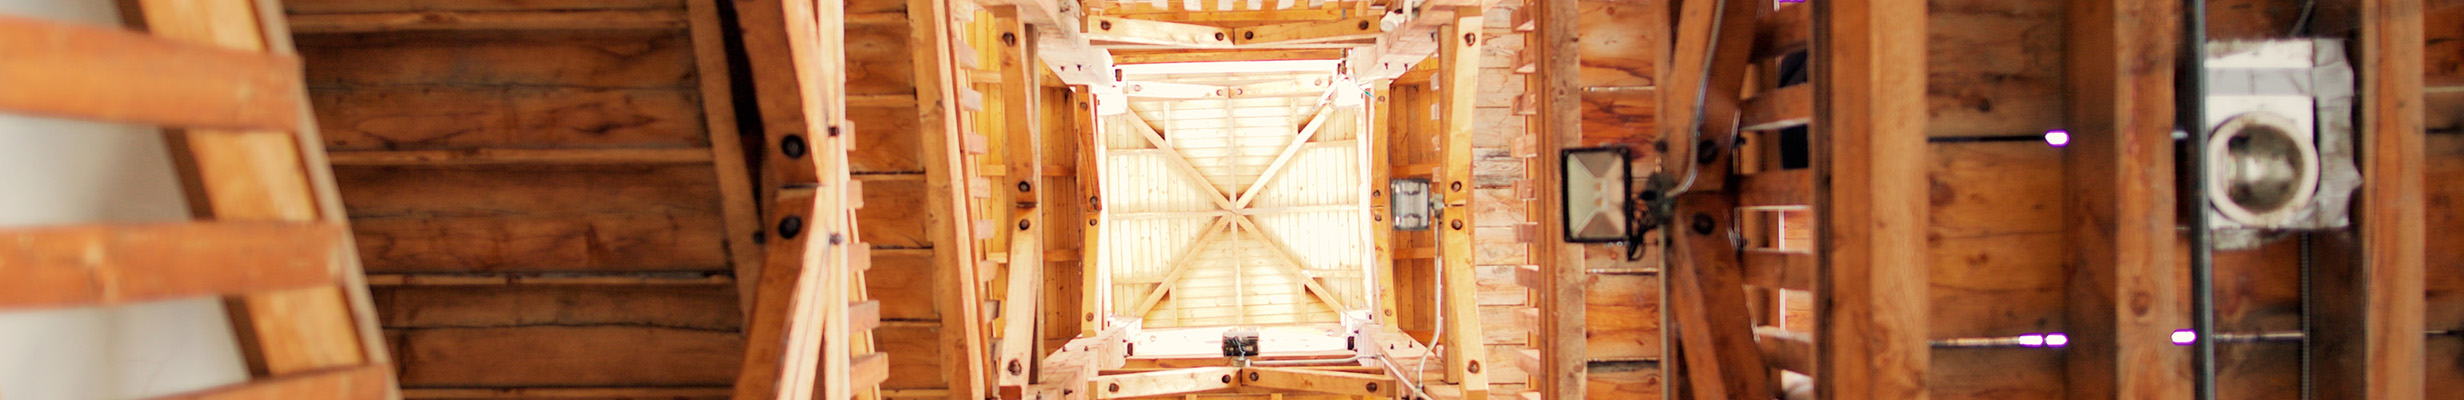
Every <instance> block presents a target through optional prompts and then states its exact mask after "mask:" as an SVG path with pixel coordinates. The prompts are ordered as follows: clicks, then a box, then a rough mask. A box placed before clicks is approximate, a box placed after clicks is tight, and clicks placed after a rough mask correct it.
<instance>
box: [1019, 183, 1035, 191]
mask: <svg viewBox="0 0 2464 400" xmlns="http://www.w3.org/2000/svg"><path fill="white" fill-rule="evenodd" d="M1032 191H1035V184H1032V183H1027V181H1018V192H1019V193H1026V192H1032Z"/></svg>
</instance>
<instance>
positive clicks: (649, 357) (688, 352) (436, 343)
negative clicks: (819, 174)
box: [388, 310, 758, 387]
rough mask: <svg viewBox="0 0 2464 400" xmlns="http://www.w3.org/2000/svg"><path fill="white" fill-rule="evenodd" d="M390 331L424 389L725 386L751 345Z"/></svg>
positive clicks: (703, 333) (613, 331) (714, 335)
mask: <svg viewBox="0 0 2464 400" xmlns="http://www.w3.org/2000/svg"><path fill="white" fill-rule="evenodd" d="M731 311H732V310H731ZM756 322H758V321H756ZM388 333H389V334H394V335H399V336H396V337H395V339H394V340H396V342H395V344H396V345H397V346H399V348H401V349H402V351H403V353H402V354H401V358H402V360H403V361H404V364H403V366H402V372H401V379H402V384H403V386H422V387H490V386H493V387H541V386H617V385H623V386H716V385H725V384H728V383H729V382H733V381H734V380H735V379H736V375H737V372H738V369H737V368H736V367H737V366H738V362H739V359H740V358H741V357H743V356H744V355H745V349H744V348H745V345H746V344H748V343H747V342H746V341H745V340H744V337H743V336H741V335H739V334H738V333H737V332H736V331H734V330H711V329H687V328H670V327H647V326H625V325H613V324H610V325H578V326H555V325H542V326H518V327H490V328H453V327H444V328H412V329H401V330H389V331H388Z"/></svg>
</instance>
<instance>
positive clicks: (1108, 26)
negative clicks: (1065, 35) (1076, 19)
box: [1084, 15, 1232, 48]
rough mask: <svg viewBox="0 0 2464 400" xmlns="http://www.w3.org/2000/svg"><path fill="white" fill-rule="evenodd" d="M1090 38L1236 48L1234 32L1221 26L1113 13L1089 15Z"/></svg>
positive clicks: (1088, 38)
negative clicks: (1233, 45)
mask: <svg viewBox="0 0 2464 400" xmlns="http://www.w3.org/2000/svg"><path fill="white" fill-rule="evenodd" d="M1084 27H1085V28H1086V36H1087V40H1088V41H1090V42H1094V43H1096V44H1097V45H1103V44H1119V43H1128V44H1147V45H1164V46H1172V47H1194V48H1209V47H1217V48H1220V47H1232V32H1231V30H1230V29H1224V28H1223V27H1220V26H1212V25H1198V24H1184V23H1178V22H1164V21H1155V20H1144V19H1135V18H1121V17H1111V16H1100V15H1099V16H1088V17H1087V22H1086V25H1084Z"/></svg>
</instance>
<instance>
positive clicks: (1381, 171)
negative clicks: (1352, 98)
mask: <svg viewBox="0 0 2464 400" xmlns="http://www.w3.org/2000/svg"><path fill="white" fill-rule="evenodd" d="M1369 96H1370V97H1369V101H1367V102H1364V103H1366V105H1364V106H1362V107H1361V112H1362V113H1364V114H1368V115H1369V131H1368V132H1369V133H1368V134H1366V135H1361V137H1362V138H1363V139H1362V140H1364V141H1365V142H1364V143H1362V144H1361V147H1362V148H1364V149H1365V150H1367V151H1368V152H1369V160H1368V162H1367V163H1363V164H1361V165H1362V166H1364V168H1367V169H1368V170H1369V232H1370V237H1369V244H1370V246H1371V247H1370V248H1371V249H1372V253H1373V254H1371V255H1370V257H1371V261H1372V262H1375V264H1370V265H1371V268H1374V269H1373V270H1372V271H1373V272H1375V273H1377V282H1378V287H1379V288H1380V289H1383V290H1380V291H1378V293H1377V310H1378V311H1377V318H1376V319H1377V320H1378V321H1379V322H1381V323H1384V324H1385V325H1386V326H1392V327H1398V328H1399V327H1402V326H1403V323H1402V320H1401V319H1400V318H1402V315H1401V314H1397V312H1398V311H1397V310H1396V309H1395V298H1396V297H1397V295H1398V293H1397V290H1398V288H1399V287H1401V286H1402V285H1403V283H1402V282H1397V281H1395V248H1394V245H1395V229H1394V226H1395V225H1394V216H1395V213H1394V209H1393V207H1394V200H1393V198H1392V197H1388V196H1390V195H1393V193H1388V191H1391V190H1394V186H1393V185H1391V184H1389V183H1388V182H1389V181H1392V180H1394V177H1393V175H1394V171H1393V169H1392V168H1391V167H1388V165H1391V162H1392V161H1393V157H1391V156H1389V155H1388V154H1387V153H1386V152H1387V149H1388V148H1390V147H1393V144H1394V140H1393V138H1394V137H1395V136H1399V135H1402V134H1403V131H1402V128H1400V127H1397V126H1395V124H1394V115H1393V113H1394V109H1395V108H1396V107H1400V105H1398V104H1399V102H1398V101H1396V100H1395V97H1394V95H1393V91H1392V90H1390V89H1387V88H1386V85H1378V87H1377V88H1376V89H1371V91H1370V93H1369Z"/></svg>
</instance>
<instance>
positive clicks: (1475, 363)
mask: <svg viewBox="0 0 2464 400" xmlns="http://www.w3.org/2000/svg"><path fill="white" fill-rule="evenodd" d="M1481 26H1482V25H1481V18H1480V10H1479V9H1475V8H1463V9H1458V10H1456V11H1455V13H1454V16H1453V20H1452V21H1450V22H1449V23H1447V24H1446V26H1445V27H1444V28H1443V29H1440V30H1439V35H1438V38H1439V39H1440V40H1439V42H1440V49H1439V50H1438V52H1437V53H1438V73H1437V75H1438V76H1437V79H1438V80H1439V82H1441V83H1440V84H1439V92H1441V93H1440V94H1439V95H1438V98H1439V107H1440V108H1442V109H1443V110H1444V111H1443V113H1441V114H1439V117H1438V123H1439V124H1441V126H1443V128H1441V129H1439V132H1443V134H1444V135H1445V136H1443V138H1442V139H1441V141H1440V142H1439V143H1440V145H1441V146H1443V147H1442V148H1441V149H1440V150H1439V153H1440V154H1442V155H1443V158H1442V159H1443V160H1444V161H1445V167H1444V169H1443V173H1441V174H1439V175H1440V176H1439V177H1438V178H1439V180H1438V181H1437V184H1436V185H1435V186H1436V187H1435V188H1433V189H1432V190H1436V191H1437V192H1438V193H1439V194H1440V195H1441V196H1442V198H1443V199H1444V201H1445V207H1446V209H1445V213H1444V215H1445V216H1446V218H1445V221H1443V222H1442V223H1440V224H1438V226H1437V228H1436V229H1438V232H1439V234H1440V235H1442V236H1443V238H1442V239H1440V240H1438V243H1439V244H1440V253H1441V254H1443V256H1442V257H1439V258H1440V259H1441V260H1442V261H1443V262H1442V264H1443V266H1442V268H1445V272H1444V273H1443V275H1444V276H1445V277H1446V278H1445V283H1444V288H1445V293H1444V294H1443V295H1442V296H1441V297H1442V298H1443V299H1445V308H1444V310H1445V311H1444V312H1446V313H1447V315H1446V318H1445V320H1446V326H1445V327H1443V328H1442V329H1444V330H1445V332H1446V335H1445V337H1446V338H1447V339H1448V341H1447V343H1446V350H1447V351H1446V380H1447V381H1449V382H1456V383H1459V384H1460V385H1461V387H1462V388H1463V398H1464V399H1467V400H1479V399H1484V398H1487V397H1488V391H1489V378H1488V373H1487V372H1488V370H1489V369H1490V368H1488V367H1494V366H1487V365H1482V364H1485V363H1486V362H1487V359H1488V355H1489V352H1488V346H1487V345H1486V343H1484V342H1485V341H1486V339H1484V336H1483V335H1481V330H1480V316H1479V315H1480V314H1479V311H1478V310H1479V309H1480V299H1479V296H1478V291H1479V284H1478V282H1476V281H1474V279H1473V277H1472V276H1473V271H1472V229H1473V227H1475V226H1479V224H1477V223H1475V221H1473V220H1472V208H1471V202H1472V185H1473V182H1472V137H1473V136H1475V135H1476V133H1475V130H1477V129H1478V128H1477V127H1478V126H1479V124H1478V123H1476V122H1475V118H1477V116H1478V114H1479V113H1477V112H1475V111H1474V109H1473V107H1474V105H1475V103H1477V98H1478V97H1479V88H1480V40H1481V38H1482V37H1483V36H1485V35H1483V34H1482V31H1481V29H1480V27H1481Z"/></svg>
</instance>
